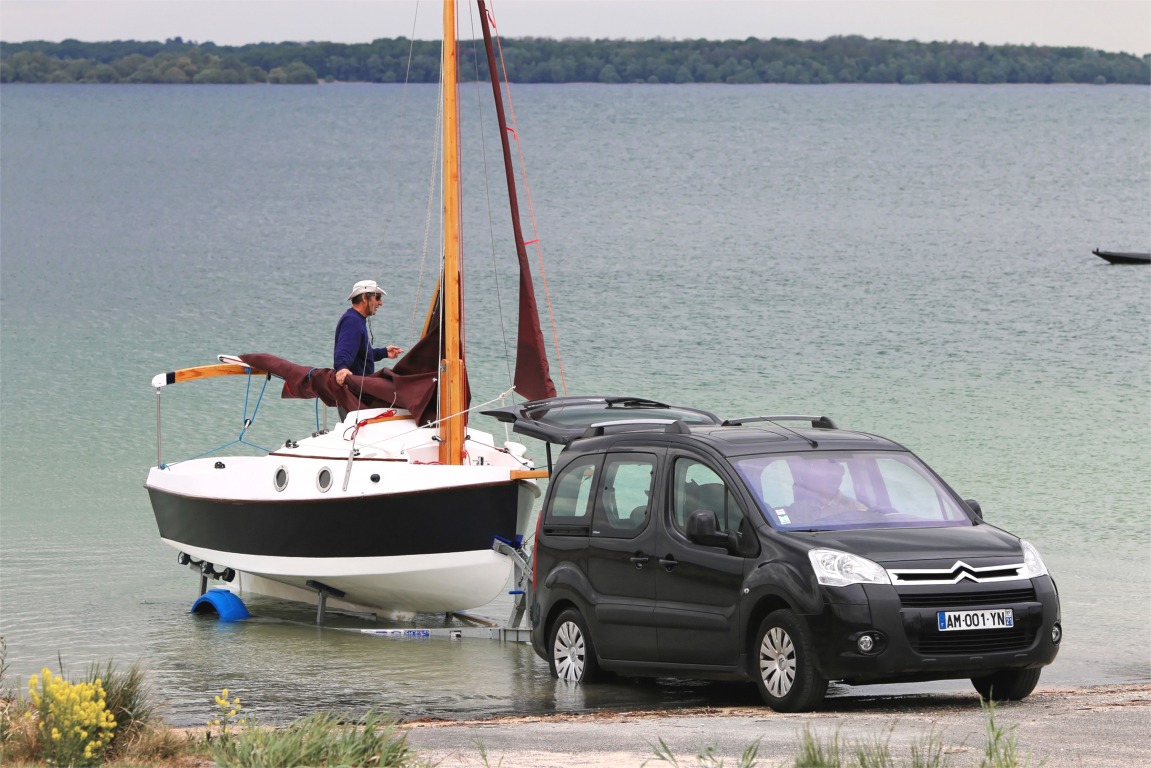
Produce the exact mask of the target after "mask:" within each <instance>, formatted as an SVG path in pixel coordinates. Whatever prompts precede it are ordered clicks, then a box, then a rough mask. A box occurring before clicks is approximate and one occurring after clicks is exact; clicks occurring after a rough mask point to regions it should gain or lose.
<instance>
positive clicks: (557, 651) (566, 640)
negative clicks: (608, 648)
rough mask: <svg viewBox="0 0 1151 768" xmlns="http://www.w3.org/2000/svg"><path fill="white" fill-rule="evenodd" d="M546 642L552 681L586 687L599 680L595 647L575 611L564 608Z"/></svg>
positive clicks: (581, 619)
mask: <svg viewBox="0 0 1151 768" xmlns="http://www.w3.org/2000/svg"><path fill="white" fill-rule="evenodd" d="M548 638H549V640H548V647H549V648H551V653H550V654H549V657H548V663H549V665H550V666H551V669H552V677H558V678H559V679H560V680H567V681H568V682H570V683H590V682H592V681H593V680H595V679H596V678H597V677H599V662H598V661H597V660H596V657H595V646H593V645H592V643H591V635H589V634H588V631H587V625H586V624H585V623H584V620H583V616H581V615H580V612H579V611H578V610H576V609H575V608H568V609H567V610H566V611H564V612H563V613H561V614H560V615H559V618H557V619H556V620H555V623H554V624H552V629H551V632H550V633H549V635H548Z"/></svg>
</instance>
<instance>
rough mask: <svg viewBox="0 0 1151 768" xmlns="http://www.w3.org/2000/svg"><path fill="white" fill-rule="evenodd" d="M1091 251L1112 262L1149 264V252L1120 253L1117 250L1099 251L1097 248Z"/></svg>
mask: <svg viewBox="0 0 1151 768" xmlns="http://www.w3.org/2000/svg"><path fill="white" fill-rule="evenodd" d="M1092 253H1093V254H1095V255H1096V256H1098V257H1099V258H1101V259H1105V260H1107V261H1109V262H1110V263H1112V264H1151V253H1120V252H1118V251H1101V250H1099V249H1098V248H1096V249H1095V250H1093V251H1092Z"/></svg>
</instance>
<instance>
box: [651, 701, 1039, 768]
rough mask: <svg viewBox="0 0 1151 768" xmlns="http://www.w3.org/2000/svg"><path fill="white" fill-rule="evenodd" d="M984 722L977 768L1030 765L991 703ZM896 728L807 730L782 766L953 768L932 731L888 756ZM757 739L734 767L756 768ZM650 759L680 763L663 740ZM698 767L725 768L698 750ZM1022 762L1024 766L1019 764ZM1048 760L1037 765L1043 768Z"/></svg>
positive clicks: (676, 767)
mask: <svg viewBox="0 0 1151 768" xmlns="http://www.w3.org/2000/svg"><path fill="white" fill-rule="evenodd" d="M982 707H983V713H984V716H985V718H986V722H985V726H986V737H987V744H986V747H985V750H984V755H983V759H982V760H981V762H980V763H979V768H1027V766H1030V765H1031V764H1032V762H1031V757H1030V756H1027V757H1023V758H1021V757H1020V755H1019V746H1018V742H1017V741H1016V738H1015V728H1014V727H1012V728H1010V729H1004V728H1003V727H1002V726H1000V725H999V724H998V723H996V722H995V702H993V701H986V702H984V703H983V704H982ZM894 729H895V726H894V725H892V726H890V727H889V728H888V729H887V730H886V731H885V732H883V733H882V734H879V735H876V736H874V737H872V738H871V739H869V740H867V741H864V742H858V743H848V742H844V740H843V739H842V738H841V737H840V735H839V732H838V731H837V732H836V733H835V735H833V736H832V737H831V740H830V741H829V742H825V741H821V740H820V739H819V738H818V737H817V736H816V734H815V733H814V732H813V731H812V730H811V726H810V725H809V726H807V727H805V728H804V729H803V732H802V733H801V734H800V737H799V746H798V750H797V754H796V756H795V759H794V760H793V761H792V762H791V763H785V764H784V766H783V768H788V767H789V766H790V768H949V766H951V761H950V758H949V757H948V753H947V749H946V747H945V745H944V743H943V738H942V736H940V735H939V734H937V733H936V732H935V731H934V729H933V730H932V731H931V732H930V733H928V734H927V735H926V736H924V737H921V738H920V739H918V740H917V741H916V742H915V743H913V744H912V745H911V747H910V750H909V754H908V755H907V759H905V760H897V759H896V756H895V755H893V754H892V752H891V735H892V732H893V731H894ZM758 751H759V741H758V740H757V741H755V742H753V743H752V744H751V745H750V746H749V747H747V748H746V749H745V750H744V752H743V754H742V755H741V756H740V758H739V761H738V762H737V763H736V764H735V765H736V767H737V768H755V767H756V766H758V765H759V759H758ZM652 753H653V756H652V757H650V758H648V759H647V760H645V761H644V763H643V765H645V766H646V765H647V764H648V763H651V762H660V763H667V764H668V765H671V766H673V767H674V768H680V766H681V765H682V764H681V763H680V760H679V758H677V757H676V756H675V755H674V754H673V753H672V751H671V749H670V748H669V747H668V746H667V743H666V742H664V740H663V739H660V740H659V743H658V744H655V745H652ZM695 760H696V761H695V765H697V766H700V768H723V766H724V761H723V759H722V758H720V757H718V756H717V755H716V750H715V748H714V747H707V748H705V749H703V750H701V751H700V752H699V753H698V754H697V755H696V758H695ZM1020 760H1022V762H1020ZM1045 762H1046V761H1040V762H1039V763H1038V764H1037V765H1039V766H1042V765H1044V763H1045Z"/></svg>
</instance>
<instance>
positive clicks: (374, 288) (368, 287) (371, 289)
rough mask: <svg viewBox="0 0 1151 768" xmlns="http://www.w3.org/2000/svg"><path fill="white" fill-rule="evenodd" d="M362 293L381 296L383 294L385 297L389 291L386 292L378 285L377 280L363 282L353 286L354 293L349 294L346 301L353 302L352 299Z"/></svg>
mask: <svg viewBox="0 0 1151 768" xmlns="http://www.w3.org/2000/svg"><path fill="white" fill-rule="evenodd" d="M361 293H380V294H383V295H384V296H387V295H388V292H387V291H385V290H384V289H383V288H381V287H380V286H378V285H376V281H375V280H361V281H360V282H358V283H356V284H355V285H353V286H352V292H351V293H349V294H348V298H347V299H346V300H347V301H351V300H352V299H354V298H356V297H357V296H359V295H360V294H361Z"/></svg>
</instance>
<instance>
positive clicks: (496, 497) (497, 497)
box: [148, 483, 520, 557]
mask: <svg viewBox="0 0 1151 768" xmlns="http://www.w3.org/2000/svg"><path fill="white" fill-rule="evenodd" d="M519 485H520V484H519V483H506V484H501V485H482V486H471V487H468V488H445V489H436V490H431V491H425V492H422V493H408V494H397V495H394V496H375V497H370V498H363V497H357V498H353V499H338V500H335V499H325V500H317V501H296V502H292V503H276V502H270V501H260V502H237V501H218V500H214V499H203V498H191V497H186V496H178V495H174V494H171V493H166V492H164V491H159V490H156V489H155V488H149V489H148V495H149V496H151V499H152V511H153V512H154V513H155V515H156V525H157V527H158V528H159V529H160V536H161V538H164V539H167V540H169V541H172V542H176V543H179V544H185V545H188V546H190V547H201V548H203V549H214V550H219V551H221V552H237V553H243V554H248V555H262V556H268V557H395V556H402V555H428V554H434V553H437V552H468V551H473V550H478V549H489V548H490V547H491V545H492V539H493V538H495V537H496V536H500V537H502V538H505V539H509V540H510V539H512V538H514V537H515V535H516V509H517V501H518V495H519Z"/></svg>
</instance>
